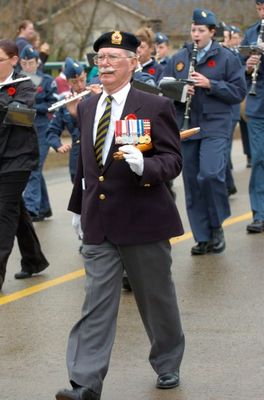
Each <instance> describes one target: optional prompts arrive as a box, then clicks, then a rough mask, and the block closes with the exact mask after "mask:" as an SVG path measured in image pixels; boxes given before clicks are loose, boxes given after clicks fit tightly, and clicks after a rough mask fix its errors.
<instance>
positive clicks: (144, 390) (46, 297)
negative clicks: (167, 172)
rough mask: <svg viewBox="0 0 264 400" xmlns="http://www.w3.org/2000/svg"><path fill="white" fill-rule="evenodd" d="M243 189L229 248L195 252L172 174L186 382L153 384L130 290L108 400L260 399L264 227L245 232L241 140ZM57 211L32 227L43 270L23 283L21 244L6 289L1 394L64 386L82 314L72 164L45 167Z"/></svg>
mask: <svg viewBox="0 0 264 400" xmlns="http://www.w3.org/2000/svg"><path fill="white" fill-rule="evenodd" d="M233 163H234V175H235V179H236V185H237V188H238V192H237V194H235V195H234V196H232V197H231V198H230V203H231V208H232V216H231V217H230V218H229V219H228V220H227V221H226V225H225V236H226V242H227V248H226V250H225V252H224V253H222V254H219V255H207V256H202V257H192V256H191V255H190V248H191V246H192V245H193V239H192V237H191V234H190V229H189V225H188V221H187V218H186V213H185V205H184V194H183V185H182V180H181V177H180V178H179V179H177V180H175V182H174V185H175V190H176V192H177V204H178V207H179V209H180V212H181V215H182V219H183V222H184V226H185V232H186V233H185V235H184V236H183V237H181V238H180V239H172V253H173V261H174V263H173V277H174V280H175V283H176V288H177V296H178V302H179V307H180V310H181V316H182V323H183V328H184V332H185V336H186V351H185V355H184V359H183V363H182V368H181V385H180V386H179V387H178V388H176V389H172V390H168V391H161V390H157V389H155V381H156V376H155V374H154V372H153V370H152V369H151V367H150V365H149V363H148V352H149V344H148V340H147V337H146V334H145V332H144V329H143V327H142V323H141V321H140V318H139V316H138V312H137V309H136V305H135V302H134V297H133V294H130V293H126V292H123V293H122V296H121V304H120V312H119V318H118V328H117V336H116V341H115V346H114V350H113V354H112V359H111V364H110V370H109V373H108V375H107V377H106V380H105V385H104V389H103V394H102V400H248V399H252V400H263V399H264V393H263V392H264V390H263V382H264V339H263V332H264V313H263V304H264V290H263V281H264V266H263V244H264V242H263V239H264V234H257V235H248V234H246V224H247V223H248V222H249V221H250V220H251V214H250V212H249V211H250V208H249V199H248V191H247V187H248V179H249V173H250V170H249V169H247V168H246V159H245V156H244V155H243V154H242V148H241V143H240V140H235V141H234V147H233ZM46 178H47V183H48V190H49V193H50V197H51V202H52V208H53V214H54V215H53V217H52V218H51V219H49V220H46V221H44V222H38V223H36V224H35V226H36V230H37V233H38V236H39V239H40V241H41V244H42V247H43V250H44V252H45V254H46V256H47V258H48V259H49V261H50V267H49V268H48V269H47V270H46V271H45V273H43V274H41V275H39V276H35V277H32V278H31V279H28V280H24V281H16V280H15V279H14V278H13V276H14V273H15V272H16V271H18V270H19V269H20V256H19V252H18V249H17V245H16V244H15V247H14V250H13V252H12V255H11V257H10V259H9V262H8V272H7V277H6V281H5V283H4V287H3V291H2V293H1V294H0V318H1V319H0V371H1V372H0V399H1V400H51V399H54V394H55V392H56V391H57V390H58V389H59V388H61V387H68V386H69V385H68V380H67V371H66V366H65V349H66V343H67V338H68V333H69V330H70V328H71V327H72V325H73V323H74V322H75V321H76V320H77V319H78V317H79V315H80V309H81V305H82V301H83V297H84V291H83V287H84V272H83V269H82V259H81V256H80V255H79V253H78V248H79V244H80V243H79V241H78V239H77V237H76V236H75V233H74V232H73V230H72V227H71V214H70V213H69V212H67V210H66V208H67V203H68V199H69V196H70V192H71V183H70V179H69V175H68V169H67V168H66V167H62V168H61V167H60V168H55V169H49V170H48V171H46Z"/></svg>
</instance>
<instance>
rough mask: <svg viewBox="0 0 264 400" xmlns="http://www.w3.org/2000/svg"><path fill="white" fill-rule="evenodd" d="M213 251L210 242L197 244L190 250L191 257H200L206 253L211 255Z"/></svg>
mask: <svg viewBox="0 0 264 400" xmlns="http://www.w3.org/2000/svg"><path fill="white" fill-rule="evenodd" d="M212 250H213V245H212V242H211V241H208V242H198V243H197V244H196V245H195V246H193V247H192V248H191V254H192V255H193V256H202V255H204V254H207V253H211V252H212Z"/></svg>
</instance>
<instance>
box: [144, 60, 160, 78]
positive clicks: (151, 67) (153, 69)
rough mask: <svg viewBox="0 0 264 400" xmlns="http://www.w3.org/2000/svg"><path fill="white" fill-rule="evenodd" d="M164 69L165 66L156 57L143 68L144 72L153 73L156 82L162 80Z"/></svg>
mask: <svg viewBox="0 0 264 400" xmlns="http://www.w3.org/2000/svg"><path fill="white" fill-rule="evenodd" d="M162 71H163V67H162V66H161V65H160V64H159V63H158V62H157V61H156V60H155V58H152V61H151V62H150V63H148V64H147V65H145V66H144V67H143V68H142V72H146V73H147V74H149V75H152V76H153V77H154V79H155V82H156V83H158V82H159V81H160V78H161V75H162Z"/></svg>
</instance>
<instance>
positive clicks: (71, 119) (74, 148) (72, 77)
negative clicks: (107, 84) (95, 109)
mask: <svg viewBox="0 0 264 400" xmlns="http://www.w3.org/2000/svg"><path fill="white" fill-rule="evenodd" d="M63 72H64V74H65V77H66V80H67V83H68V84H69V87H70V88H71V90H72V95H73V97H74V94H76V93H77V94H78V93H81V92H83V91H84V90H85V89H86V72H85V71H84V68H83V66H82V65H81V64H80V63H79V62H77V61H75V60H73V59H72V58H70V57H67V58H66V59H65V63H64V69H63ZM89 89H91V92H94V93H99V92H101V88H100V87H99V85H91V86H89ZM79 101H80V99H79V100H78V101H76V102H73V103H71V104H70V103H69V104H68V105H65V106H63V107H60V108H59V109H58V110H57V111H56V112H55V113H54V114H53V118H52V119H51V121H50V123H49V126H48V129H47V133H46V137H47V142H48V144H49V145H50V146H51V147H53V149H54V150H55V151H57V152H58V153H60V154H64V153H67V152H68V151H70V158H69V170H70V176H71V181H72V183H73V182H74V177H75V173H76V166H77V158H78V155H79V148H80V131H79V128H78V126H77V119H76V111H75V109H76V107H77V104H78V102H79ZM73 107H74V109H73V110H72V108H73ZM70 111H71V112H70ZM65 129H67V130H68V132H69V133H70V135H71V139H72V144H71V145H70V144H68V143H65V144H63V143H62V141H61V134H62V132H63V131H64V130H65Z"/></svg>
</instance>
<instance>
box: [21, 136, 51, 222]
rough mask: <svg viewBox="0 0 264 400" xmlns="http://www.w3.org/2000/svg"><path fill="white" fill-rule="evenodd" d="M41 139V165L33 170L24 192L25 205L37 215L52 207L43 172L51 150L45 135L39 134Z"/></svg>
mask: <svg viewBox="0 0 264 400" xmlns="http://www.w3.org/2000/svg"><path fill="white" fill-rule="evenodd" d="M38 139H39V165H38V168H37V169H36V170H34V171H32V172H31V174H30V177H29V180H28V184H27V186H26V189H25V191H24V193H23V197H24V202H25V206H26V208H27V210H28V211H30V212H31V213H33V214H35V215H39V214H45V212H46V211H48V210H49V209H50V208H51V207H50V201H49V195H48V190H47V186H46V182H45V179H44V176H43V173H42V170H43V166H44V162H45V160H46V158H47V155H48V152H49V145H48V144H47V142H46V138H45V135H43V133H41V135H39V134H38Z"/></svg>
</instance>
